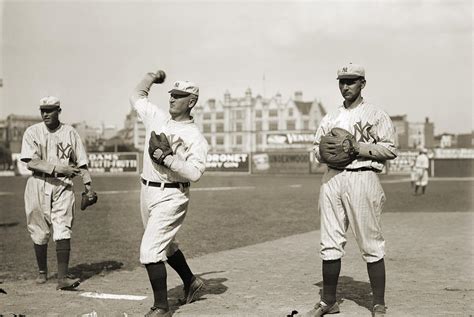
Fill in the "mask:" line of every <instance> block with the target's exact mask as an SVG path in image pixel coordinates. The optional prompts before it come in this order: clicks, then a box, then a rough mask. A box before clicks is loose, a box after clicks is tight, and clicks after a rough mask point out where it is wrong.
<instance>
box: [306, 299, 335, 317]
mask: <svg viewBox="0 0 474 317" xmlns="http://www.w3.org/2000/svg"><path fill="white" fill-rule="evenodd" d="M337 313H339V304H338V303H337V302H335V303H334V304H332V305H327V304H326V303H325V302H323V301H320V302H319V303H317V304H316V306H314V308H313V309H311V310H310V311H309V312H307V313H306V314H305V315H304V316H305V317H319V316H323V315H326V314H337Z"/></svg>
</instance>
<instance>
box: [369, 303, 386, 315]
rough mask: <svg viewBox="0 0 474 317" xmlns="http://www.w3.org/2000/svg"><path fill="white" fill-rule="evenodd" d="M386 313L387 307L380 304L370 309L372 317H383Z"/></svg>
mask: <svg viewBox="0 0 474 317" xmlns="http://www.w3.org/2000/svg"><path fill="white" fill-rule="evenodd" d="M386 313H387V306H385V305H382V304H375V305H374V308H373V309H372V316H373V317H383V316H385V314H386Z"/></svg>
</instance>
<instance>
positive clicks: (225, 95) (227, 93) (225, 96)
mask: <svg viewBox="0 0 474 317" xmlns="http://www.w3.org/2000/svg"><path fill="white" fill-rule="evenodd" d="M224 103H225V104H226V105H228V104H230V92H229V91H228V90H227V91H226V92H225V94H224Z"/></svg>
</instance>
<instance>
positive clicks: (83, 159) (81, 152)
mask: <svg viewBox="0 0 474 317" xmlns="http://www.w3.org/2000/svg"><path fill="white" fill-rule="evenodd" d="M71 133H72V136H71V137H72V139H73V140H74V153H75V155H76V157H75V160H76V161H75V163H76V165H77V166H78V167H79V166H83V165H87V164H88V163H89V160H88V158H87V153H86V150H85V149H84V145H83V144H82V140H81V137H80V136H79V133H77V131H76V130H72V132H71Z"/></svg>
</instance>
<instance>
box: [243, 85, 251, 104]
mask: <svg viewBox="0 0 474 317" xmlns="http://www.w3.org/2000/svg"><path fill="white" fill-rule="evenodd" d="M245 100H246V101H247V102H248V103H250V101H251V100H252V90H250V88H247V90H246V91H245Z"/></svg>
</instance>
